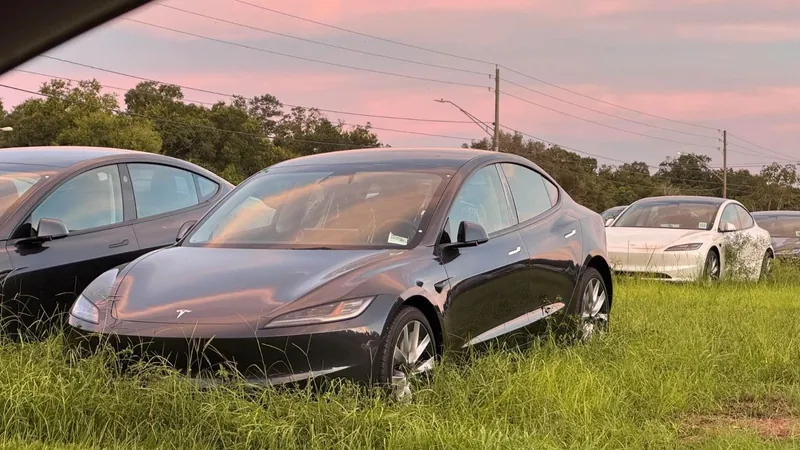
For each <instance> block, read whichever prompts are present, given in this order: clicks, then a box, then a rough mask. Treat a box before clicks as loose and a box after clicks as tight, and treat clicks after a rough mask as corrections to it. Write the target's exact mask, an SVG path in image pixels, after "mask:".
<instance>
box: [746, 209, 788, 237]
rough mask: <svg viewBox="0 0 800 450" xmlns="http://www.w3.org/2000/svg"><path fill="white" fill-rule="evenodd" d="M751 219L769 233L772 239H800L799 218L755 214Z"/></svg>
mask: <svg viewBox="0 0 800 450" xmlns="http://www.w3.org/2000/svg"><path fill="white" fill-rule="evenodd" d="M753 218H754V219H755V220H756V223H757V224H758V226H760V227H761V228H763V229H765V230H767V231H769V234H770V236H772V237H777V238H800V216H788V215H774V216H762V215H760V214H755V215H753Z"/></svg>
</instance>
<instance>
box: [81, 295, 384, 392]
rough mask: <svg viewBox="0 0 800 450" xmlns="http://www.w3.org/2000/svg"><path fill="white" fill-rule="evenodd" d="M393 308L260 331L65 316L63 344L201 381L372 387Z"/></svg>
mask: <svg viewBox="0 0 800 450" xmlns="http://www.w3.org/2000/svg"><path fill="white" fill-rule="evenodd" d="M391 308H392V302H378V299H376V300H375V301H374V302H373V304H372V305H370V307H369V308H367V310H366V311H364V313H362V314H361V315H360V316H358V317H355V318H353V319H350V320H347V321H342V322H334V323H328V324H320V325H312V326H294V327H285V328H274V329H265V330H252V329H248V328H247V327H244V326H241V327H240V326H233V325H231V326H224V325H205V324H183V325H180V324H176V325H171V324H152V323H142V322H118V323H117V324H115V325H114V327H113V330H108V331H106V332H98V331H97V330H94V329H93V325H91V324H88V323H85V322H81V321H80V320H79V319H77V318H75V317H70V325H72V326H70V327H69V330H68V332H67V334H66V344H67V348H68V349H71V350H77V351H78V352H79V354H83V355H85V354H87V353H89V354H90V353H93V352H95V351H97V350H98V348H100V347H106V348H107V347H110V348H111V349H112V350H115V351H118V352H119V351H123V352H126V353H127V354H128V355H130V357H131V358H132V359H133V360H143V359H151V358H154V357H155V358H157V359H159V360H161V361H165V362H167V363H168V364H169V365H171V366H172V367H174V368H175V369H177V370H178V371H180V372H182V373H184V374H187V375H190V376H191V377H194V378H199V379H201V380H203V381H204V382H212V383H213V382H215V381H216V380H219V379H220V378H221V377H220V374H222V373H229V374H230V373H236V374H238V377H237V378H239V379H240V380H241V379H242V378H243V379H244V380H243V381H245V382H247V383H249V384H272V385H282V384H297V383H300V384H304V383H305V382H308V381H311V380H313V379H316V378H319V377H324V378H329V377H336V378H346V379H350V380H353V381H356V382H359V383H367V384H369V383H372V381H373V380H375V379H376V376H377V373H376V372H375V370H376V367H377V364H373V362H374V360H375V358H376V354H377V351H378V347H379V345H380V341H381V335H382V332H383V328H384V325H385V323H386V319H387V317H388V316H389V313H390V310H391ZM126 359H127V358H126Z"/></svg>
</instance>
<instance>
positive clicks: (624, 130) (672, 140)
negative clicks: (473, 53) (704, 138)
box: [501, 92, 717, 149]
mask: <svg viewBox="0 0 800 450" xmlns="http://www.w3.org/2000/svg"><path fill="white" fill-rule="evenodd" d="M501 94H502V95H506V96H508V97H511V98H514V99H517V100H519V101H522V102H525V103H529V104H531V105H534V106H538V107H539V108H542V109H546V110H548V111H552V112H555V113H558V114H562V115H564V116H567V117H571V118H573V119H578V120H582V121H584V122H588V123H592V124H595V125H598V126H601V127H605V128H610V129H612V130H617V131H622V132H625V133H630V134H634V135H636V136H642V137H646V138H650V139H656V140H659V141H665V142H672V143H674V144H681V145H689V146H692V147H702V148H713V149H717V147H715V146H712V145H704V144H696V143H694V142H684V141H677V140H674V139H669V138H662V137H659V136H653V135H650V134H645V133H639V132H637V131H632V130H627V129H625V128H619V127H615V126H613V125H608V124H605V123H602V122H597V121H594V120H591V119H587V118H585V117H580V116H576V115H574V114H570V113H567V112H564V111H560V110H558V109H555V108H550V107H549V106H545V105H542V104H539V103H536V102H533V101H531V100H528V99H525V98H522V97H519V96H516V95H514V94H509V93H508V92H501Z"/></svg>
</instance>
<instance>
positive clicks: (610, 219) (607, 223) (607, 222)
mask: <svg viewBox="0 0 800 450" xmlns="http://www.w3.org/2000/svg"><path fill="white" fill-rule="evenodd" d="M612 223H614V218H613V217H609V218H608V219H606V226H607V227H610V226H611V224H612Z"/></svg>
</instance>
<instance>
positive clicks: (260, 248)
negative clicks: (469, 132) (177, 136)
mask: <svg viewBox="0 0 800 450" xmlns="http://www.w3.org/2000/svg"><path fill="white" fill-rule="evenodd" d="M179 239H180V242H179V243H178V244H177V245H176V246H174V247H171V248H167V249H163V250H158V251H156V252H153V253H150V254H149V255H145V256H143V257H140V258H138V259H137V260H135V261H133V262H131V263H130V264H128V265H126V266H120V267H117V268H115V269H113V270H111V271H108V272H106V273H104V274H103V275H101V276H100V277H99V278H97V279H96V280H95V281H93V282H92V283H91V285H90V286H89V287H87V289H86V290H85V291H84V292H83V294H82V295H81V296H79V298H78V299H77V300H76V302H75V304H74V305H73V307H72V309H71V314H70V320H69V323H70V325H72V327H74V328H73V329H72V331H73V332H72V333H70V338H71V343H72V344H73V345H76V346H78V347H80V346H81V345H82V343H83V344H88V347H89V348H90V349H91V348H92V347H93V346H94V345H96V342H98V341H106V342H111V343H112V345H117V346H121V347H128V348H130V347H131V346H133V345H134V344H135V348H136V349H139V350H143V349H145V348H146V349H148V350H147V351H154V352H156V353H157V354H160V355H161V356H168V355H171V357H170V358H168V359H171V360H172V361H174V362H175V364H178V365H179V367H180V368H182V369H183V370H191V371H192V372H193V373H197V371H202V370H203V365H205V367H206V368H212V367H217V364H223V363H229V364H235V369H237V371H238V372H239V373H240V374H242V375H243V376H244V377H246V379H249V380H250V381H252V382H256V381H258V382H268V383H271V384H275V383H284V382H288V381H298V380H308V379H310V378H312V377H316V376H326V378H327V376H335V377H347V378H351V379H355V380H361V381H366V382H375V381H377V382H379V383H381V384H384V383H385V384H389V385H390V386H392V387H393V388H394V389H396V393H397V395H398V396H402V395H405V394H407V393H409V392H410V391H409V389H410V388H409V384H408V382H407V380H408V376H409V375H410V374H415V373H422V372H425V371H427V370H428V369H430V368H431V367H432V366H433V364H434V362H435V361H436V360H437V358H438V357H439V356H440V355H441V354H442V351H443V350H445V349H464V348H469V347H471V346H474V345H477V344H480V343H486V342H488V341H493V340H495V339H497V338H500V339H503V338H505V337H510V336H511V335H514V334H515V333H521V334H524V335H525V336H528V337H529V336H531V335H535V334H537V333H542V332H544V331H545V329H546V328H547V327H546V326H545V322H547V321H551V320H555V321H556V322H557V323H562V322H561V321H563V320H565V319H566V318H577V319H578V320H576V321H575V323H576V324H577V325H576V328H577V330H578V331H579V332H580V333H581V334H582V335H584V336H585V337H589V336H591V335H592V334H593V332H594V331H595V330H598V329H604V328H605V327H606V326H607V324H608V317H609V312H610V309H611V300H612V284H611V272H610V270H609V265H608V261H607V257H606V240H605V228H604V226H603V221H602V220H601V218H600V215H598V214H597V213H595V212H592V211H591V210H589V209H587V208H584V207H583V206H580V205H578V204H577V203H575V202H574V201H573V200H572V199H571V198H570V197H569V196H568V195H567V194H566V193H565V192H564V191H563V190H562V189H561V188H560V187H559V186H558V185H557V184H556V183H555V181H553V179H552V178H551V177H550V176H548V175H547V174H546V173H544V172H543V171H542V170H541V169H539V168H538V167H537V166H536V165H534V164H533V163H531V162H530V161H528V160H527V159H524V158H521V157H518V156H515V155H511V154H506V153H496V152H487V151H478V150H468V149H448V150H438V149H424V150H420V149H365V150H352V151H342V152H335V153H327V154H319V155H313V156H307V157H302V158H297V159H293V160H289V161H286V162H282V163H280V164H277V165H274V166H272V167H269V168H267V169H265V170H263V171H261V172H260V173H258V174H256V175H254V176H252V177H251V178H249V179H248V180H247V181H245V182H244V183H242V184H241V185H239V186H238V187H237V188H236V189H235V190H234V191H233V192H231V194H230V195H228V196H227V197H226V198H225V199H224V200H223V201H221V202H219V203H218V204H217V205H216V206H215V207H214V208H213V209H212V210H211V211H210V212H209V213H208V214H207V215H206V216H205V217H204V218H203V219H202V220H200V222H198V223H197V224H194V225H193V226H192V224H191V223H189V224H186V226H184V227H182V229H181V231H180V233H179ZM545 318H548V319H549V320H544V319H545ZM142 344H145V345H142ZM147 351H145V352H143V353H146V352H147ZM192 352H193V353H194V355H195V356H196V357H194V358H192V357H191V356H190V354H191V353H192ZM134 353H136V351H135V352H134Z"/></svg>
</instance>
